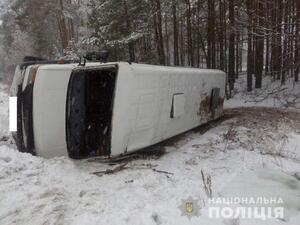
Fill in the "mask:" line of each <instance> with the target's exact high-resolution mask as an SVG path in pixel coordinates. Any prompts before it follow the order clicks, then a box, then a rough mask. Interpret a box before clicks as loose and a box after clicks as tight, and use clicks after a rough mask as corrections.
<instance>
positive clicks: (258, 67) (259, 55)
mask: <svg viewBox="0 0 300 225" xmlns="http://www.w3.org/2000/svg"><path fill="white" fill-rule="evenodd" d="M257 6H258V7H257V11H258V12H257V17H258V18H257V27H258V29H257V30H256V33H257V35H256V51H255V88H261V83H262V73H263V67H264V64H263V62H264V32H263V17H264V11H263V10H264V7H263V3H262V2H261V1H258V2H257Z"/></svg>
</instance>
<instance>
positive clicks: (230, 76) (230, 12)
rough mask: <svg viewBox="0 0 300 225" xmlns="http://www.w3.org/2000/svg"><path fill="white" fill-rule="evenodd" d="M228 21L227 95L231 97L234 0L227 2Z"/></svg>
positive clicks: (232, 86) (232, 83) (233, 61)
mask: <svg viewBox="0 0 300 225" xmlns="http://www.w3.org/2000/svg"><path fill="white" fill-rule="evenodd" d="M229 21H230V37H229V59H228V63H229V65H228V83H229V95H230V97H231V96H232V91H233V88H234V82H235V74H234V69H235V66H234V65H235V64H234V63H235V58H234V55H235V54H234V39H235V34H234V24H235V22H234V0H229Z"/></svg>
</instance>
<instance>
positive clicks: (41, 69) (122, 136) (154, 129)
mask: <svg viewBox="0 0 300 225" xmlns="http://www.w3.org/2000/svg"><path fill="white" fill-rule="evenodd" d="M16 74H18V75H16V78H15V81H14V83H13V86H12V90H13V92H12V95H17V96H18V132H17V133H15V134H14V136H15V137H16V138H15V139H16V140H17V143H18V148H19V149H20V151H25V152H30V153H33V154H36V155H39V156H43V157H47V158H50V157H55V156H66V155H69V156H70V157H71V158H84V157H91V156H112V157H113V156H119V155H122V154H125V153H128V152H132V151H135V150H138V149H142V148H144V147H147V146H150V145H153V144H156V143H159V142H161V141H163V140H165V139H168V138H170V137H172V136H175V135H178V134H180V133H182V132H185V131H187V130H190V129H192V128H195V127H197V126H199V125H201V124H203V123H206V122H208V121H210V120H214V119H216V118H218V117H220V116H221V115H222V111H223V102H224V94H225V82H226V74H225V73H224V72H222V71H219V70H205V69H196V68H180V67H167V66H154V65H145V64H135V63H132V64H130V63H127V62H115V63H102V64H101V63H86V64H85V65H78V64H74V63H73V64H36V65H26V66H25V67H24V66H23V68H21V69H17V71H16Z"/></svg>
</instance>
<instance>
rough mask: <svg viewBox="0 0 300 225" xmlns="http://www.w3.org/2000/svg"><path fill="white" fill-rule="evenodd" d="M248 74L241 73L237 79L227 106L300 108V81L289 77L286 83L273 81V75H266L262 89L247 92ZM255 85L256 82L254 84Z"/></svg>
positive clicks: (226, 103)
mask: <svg viewBox="0 0 300 225" xmlns="http://www.w3.org/2000/svg"><path fill="white" fill-rule="evenodd" d="M246 82H247V75H246V74H245V73H243V74H241V75H240V76H239V78H238V79H237V80H236V84H235V86H236V87H235V93H236V94H235V95H234V97H233V98H232V99H230V100H229V101H227V102H225V106H226V107H227V108H234V107H239V106H245V107H246V106H264V107H284V108H298V109H300V91H299V90H300V83H299V82H298V83H295V82H294V80H293V79H288V80H287V81H286V83H285V84H283V85H282V84H281V81H280V80H278V81H275V82H272V77H270V76H268V77H264V79H263V82H262V89H255V88H254V89H253V91H252V92H250V93H249V92H247V90H246V89H247V88H246V87H247V84H246ZM253 85H254V84H253Z"/></svg>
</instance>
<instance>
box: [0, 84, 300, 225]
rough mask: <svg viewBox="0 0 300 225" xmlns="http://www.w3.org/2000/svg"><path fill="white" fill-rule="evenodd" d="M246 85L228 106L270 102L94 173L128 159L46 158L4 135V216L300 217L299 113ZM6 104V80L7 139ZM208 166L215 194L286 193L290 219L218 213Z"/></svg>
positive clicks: (29, 220) (3, 97) (47, 219)
mask: <svg viewBox="0 0 300 225" xmlns="http://www.w3.org/2000/svg"><path fill="white" fill-rule="evenodd" d="M265 84H266V85H267V81H266V83H265ZM241 85H242V84H241ZM271 88H273V87H271ZM241 90H243V89H242V88H240V87H238V88H237V91H238V93H237V94H236V95H235V97H234V98H233V100H229V101H227V102H226V106H227V107H240V106H245V105H251V106H255V107H256V106H264V107H265V106H268V107H269V108H255V107H254V108H253V107H252V108H234V109H229V110H227V112H226V118H224V119H223V120H220V121H216V122H214V123H211V124H210V125H209V126H206V127H205V126H204V127H202V128H200V129H196V130H194V131H191V132H188V133H186V134H183V135H181V136H180V138H176V139H174V140H172V141H170V142H167V143H164V144H162V145H161V146H156V147H155V148H157V149H158V150H159V149H165V153H164V154H163V155H162V156H161V157H156V156H155V155H151V154H150V155H142V157H138V158H137V159H131V160H127V161H125V162H127V164H126V166H125V168H124V169H123V170H121V171H119V172H115V173H113V174H102V175H100V173H98V175H95V173H96V172H100V171H106V170H107V169H110V170H112V169H114V168H116V167H118V166H120V165H122V162H120V163H118V164H113V165H111V164H110V163H108V162H103V161H101V160H100V159H94V160H71V159H69V158H66V157H58V158H53V159H43V158H40V157H35V156H32V155H29V154H25V153H20V152H18V151H17V150H16V148H15V146H14V145H13V144H12V143H11V141H12V140H11V138H8V140H6V139H5V140H3V141H0V224H32V225H35V224H36V225H39V224H72V225H75V224H76V225H77V224H78V225H79V224H80V225H82V224H89V225H93V224H112V225H114V224H116V225H117V224H118V225H120V224H130V225H140V224H146V225H148V224H149V225H156V224H170V225H171V224H172V225H177V224H205V225H210V224H214V225H217V224H229V225H234V224H240V225H246V224H260V225H264V224H268V225H270V224H271V225H273V224H283V225H284V224H289V225H290V224H291V225H296V224H299V221H300V213H299V210H300V206H299V202H300V201H299V196H300V184H299V183H300V181H299V179H300V151H299V147H300V116H299V115H300V112H299V111H298V110H296V109H282V108H281V109H274V108H270V107H271V106H273V105H272V104H271V102H272V103H274V102H273V99H272V100H270V99H266V100H263V101H262V102H260V103H259V104H257V103H253V102H252V103H250V102H249V103H247V104H245V103H244V99H247V100H249V99H252V97H253V96H254V95H252V94H251V95H249V94H246V93H244V92H243V93H241ZM298 90H300V89H298ZM269 91H270V89H269ZM255 96H256V95H255ZM255 98H257V96H256V97H255ZM271 98H273V97H271ZM276 104H277V103H276ZM276 106H279V105H276ZM7 107H8V94H7V88H6V87H5V86H3V85H1V86H0V124H1V125H0V139H1V138H2V137H9V136H8V131H7V130H8V122H7V121H8V119H7V117H8V110H7ZM281 107H285V106H284V105H281ZM206 128H210V129H208V130H207V131H206ZM205 131H206V132H205ZM159 171H164V172H167V173H164V172H159ZM201 171H203V173H204V175H205V176H210V177H211V181H212V186H211V189H212V196H213V197H218V196H247V195H249V196H262V195H266V196H273V195H280V196H282V198H283V199H284V204H285V208H286V210H287V212H288V217H287V218H285V220H278V219H271V220H259V221H257V220H244V219H240V220H223V219H210V218H209V217H208V204H207V203H208V196H207V194H206V192H205V190H204V183H203V180H202V175H201ZM291 183H292V184H294V185H292V186H291V185H288V184H291ZM269 187H272V189H270V188H269ZM188 198H193V199H197V200H199V203H200V206H201V211H200V216H198V217H196V216H194V217H191V218H188V217H187V216H184V215H182V212H181V211H180V205H181V204H182V201H184V200H186V199H188Z"/></svg>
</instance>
